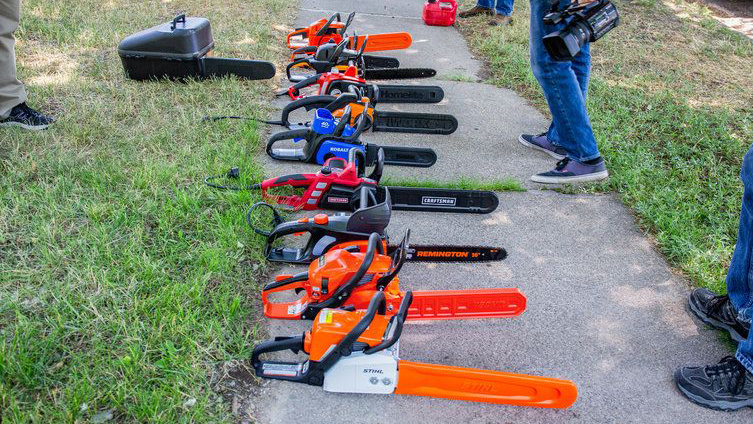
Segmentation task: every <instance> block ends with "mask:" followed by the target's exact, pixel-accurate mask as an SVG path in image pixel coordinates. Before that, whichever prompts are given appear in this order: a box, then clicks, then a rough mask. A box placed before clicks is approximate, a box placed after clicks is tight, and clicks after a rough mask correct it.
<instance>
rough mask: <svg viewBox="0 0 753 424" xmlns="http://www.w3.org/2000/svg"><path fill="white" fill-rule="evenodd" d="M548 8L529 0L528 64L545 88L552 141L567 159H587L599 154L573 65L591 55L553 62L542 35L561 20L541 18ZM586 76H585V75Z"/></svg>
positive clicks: (586, 61) (587, 60)
mask: <svg viewBox="0 0 753 424" xmlns="http://www.w3.org/2000/svg"><path fill="white" fill-rule="evenodd" d="M549 9H550V2H549V1H548V0H531V40H530V45H531V68H532V70H533V75H534V76H535V77H536V80H537V81H538V82H539V84H540V85H541V87H542V88H543V90H544V95H545V96H546V100H547V104H548V105H549V110H550V112H551V113H552V122H553V126H554V128H555V130H556V132H554V133H553V132H550V135H552V136H553V137H555V138H553V139H552V141H553V142H555V143H556V144H557V145H560V146H562V147H563V148H565V150H567V152H568V155H567V156H568V157H569V158H570V159H573V160H576V161H579V162H586V161H589V160H591V159H595V158H598V157H599V156H600V153H599V149H598V147H597V145H596V139H595V138H594V135H593V129H592V128H591V122H590V120H589V117H588V111H587V110H586V103H585V98H584V97H583V91H582V89H581V85H580V82H579V80H578V76H577V75H576V72H575V70H574V69H573V67H574V66H575V67H576V69H579V70H580V72H579V73H580V74H581V76H582V75H583V70H582V68H584V67H589V66H590V56H584V60H582V61H579V62H576V63H575V64H573V63H571V62H556V61H554V60H553V59H552V58H551V56H549V53H548V52H547V51H546V48H545V47H544V42H543V38H544V36H545V35H547V34H548V33H550V32H552V31H554V30H556V29H560V28H561V27H562V25H563V24H560V25H555V26H550V25H545V24H544V22H543V18H544V15H545V14H546V13H547V12H548V11H549ZM586 78H587V77H586Z"/></svg>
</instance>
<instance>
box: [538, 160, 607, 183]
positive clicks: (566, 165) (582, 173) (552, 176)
mask: <svg viewBox="0 0 753 424" xmlns="http://www.w3.org/2000/svg"><path fill="white" fill-rule="evenodd" d="M607 177H609V172H607V166H606V164H605V163H604V159H601V160H599V162H597V163H596V164H593V165H588V164H585V163H582V162H578V161H576V160H570V159H569V158H565V159H562V160H561V161H559V162H557V167H556V168H554V169H553V170H551V171H549V172H542V173H540V174H536V175H534V176H532V177H531V181H533V182H535V183H541V184H572V183H585V182H588V181H599V180H604V179H606V178H607Z"/></svg>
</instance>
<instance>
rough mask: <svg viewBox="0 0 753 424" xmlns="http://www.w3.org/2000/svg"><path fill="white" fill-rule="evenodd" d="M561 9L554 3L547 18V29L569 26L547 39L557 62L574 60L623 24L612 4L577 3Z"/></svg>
mask: <svg viewBox="0 0 753 424" xmlns="http://www.w3.org/2000/svg"><path fill="white" fill-rule="evenodd" d="M559 9H560V8H559V2H554V3H553V4H552V10H551V12H549V13H547V14H546V15H545V16H544V23H545V24H547V25H557V24H559V23H560V22H567V25H566V26H565V28H563V29H561V30H558V31H554V32H552V33H551V34H548V35H546V36H545V37H544V47H546V50H547V51H548V52H549V55H550V56H552V58H553V59H554V60H556V61H567V60H572V59H573V58H574V57H575V56H576V55H577V54H578V52H580V49H581V47H583V45H584V44H586V43H589V42H594V41H596V40H598V39H599V38H601V37H603V36H604V35H606V33H608V32H609V31H611V30H612V28H614V27H616V26H617V25H618V24H619V23H620V14H619V13H618V12H617V7H615V5H614V4H613V3H612V2H610V1H609V0H575V1H573V2H572V3H570V4H569V5H567V6H566V7H565V8H564V9H562V10H559Z"/></svg>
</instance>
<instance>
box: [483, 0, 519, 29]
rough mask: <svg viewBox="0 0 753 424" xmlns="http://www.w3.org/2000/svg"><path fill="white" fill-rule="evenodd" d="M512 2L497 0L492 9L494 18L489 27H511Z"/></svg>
mask: <svg viewBox="0 0 753 424" xmlns="http://www.w3.org/2000/svg"><path fill="white" fill-rule="evenodd" d="M513 3H514V0H497V4H496V6H495V7H494V17H493V18H492V20H491V21H489V25H492V26H494V25H501V26H504V25H512V7H513Z"/></svg>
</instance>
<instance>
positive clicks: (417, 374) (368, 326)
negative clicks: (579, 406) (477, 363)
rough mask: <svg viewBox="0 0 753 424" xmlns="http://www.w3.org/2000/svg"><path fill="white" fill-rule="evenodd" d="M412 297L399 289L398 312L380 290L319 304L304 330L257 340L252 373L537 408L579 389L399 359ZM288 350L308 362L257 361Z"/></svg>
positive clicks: (565, 401)
mask: <svg viewBox="0 0 753 424" xmlns="http://www.w3.org/2000/svg"><path fill="white" fill-rule="evenodd" d="M412 300H413V293H411V292H410V291H408V292H406V293H405V295H404V296H403V300H402V302H401V304H400V307H399V310H398V311H397V314H389V313H388V309H387V301H386V296H385V293H384V292H376V293H375V294H374V295H373V297H372V298H371V301H370V302H369V305H368V308H367V309H366V310H360V311H347V310H343V309H323V310H321V311H320V312H319V313H318V315H317V316H316V317H315V319H314V325H313V328H312V329H311V331H306V332H305V333H304V334H303V335H300V336H293V337H276V338H275V339H274V340H270V341H266V342H263V343H261V344H259V345H257V346H256V347H255V348H254V351H253V354H252V356H251V363H252V365H253V367H254V370H255V371H256V375H257V376H258V377H262V378H269V379H276V380H287V381H292V382H297V383H305V384H309V385H313V386H323V388H324V390H325V391H328V392H338V393H374V394H398V395H414V396H430V397H437V398H445V399H457V400H465V401H472V402H486V403H497V404H508V405H520V406H533V407H538V408H567V407H569V406H570V405H572V404H573V403H575V400H576V399H577V397H578V389H577V387H576V386H575V384H574V383H572V382H570V381H566V380H559V379H554V378H546V377H536V376H531V375H524V374H513V373H506V372H500V371H487V370H480V369H474V368H460V367H452V366H446V365H434V364H423V363H417V362H409V361H403V360H401V359H400V358H399V355H398V353H399V339H400V335H401V334H402V330H403V324H404V323H405V320H406V319H407V318H408V317H409V315H410V312H409V311H410V306H411V301H412ZM288 350H290V351H292V352H293V353H295V354H298V353H299V352H300V351H303V352H304V353H306V354H308V359H307V360H306V361H304V362H283V361H263V360H261V358H260V357H261V356H262V355H264V354H267V353H273V352H281V351H288Z"/></svg>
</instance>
